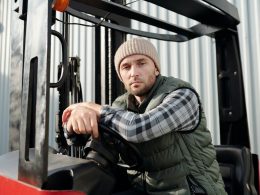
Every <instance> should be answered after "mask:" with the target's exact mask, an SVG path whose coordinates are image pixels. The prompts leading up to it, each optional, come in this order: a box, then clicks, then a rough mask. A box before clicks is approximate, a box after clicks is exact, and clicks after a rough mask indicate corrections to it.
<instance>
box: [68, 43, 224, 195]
mask: <svg viewBox="0 0 260 195" xmlns="http://www.w3.org/2000/svg"><path fill="white" fill-rule="evenodd" d="M114 62H115V69H116V71H117V74H118V76H119V79H120V80H121V81H122V82H123V83H124V86H125V88H126V90H127V92H126V93H125V94H124V95H122V96H120V97H118V98H117V99H116V100H115V102H114V103H113V105H112V107H111V106H108V105H105V106H101V105H98V104H95V103H90V102H86V103H80V104H74V105H71V106H69V107H68V108H67V109H66V110H65V111H64V113H63V122H64V123H66V125H67V129H68V131H69V132H70V133H72V132H74V133H77V134H91V135H92V136H93V137H94V138H97V137H98V136H99V133H98V123H102V124H104V125H107V126H109V127H112V128H114V129H115V130H117V131H118V132H119V134H121V136H123V137H124V138H125V139H126V140H128V141H129V142H132V143H134V145H135V146H136V147H137V148H138V149H139V151H140V152H141V154H142V156H143V162H144V169H145V173H144V174H143V175H141V176H140V177H137V178H136V179H135V181H134V188H135V189H138V190H140V191H146V193H148V194H178V195H179V194H209V195H213V194H215V195H223V194H226V192H225V190H224V184H223V181H222V177H221V174H220V172H219V166H218V163H217V161H216V153H215V149H214V146H213V145H212V140H211V135H210V132H209V130H208V129H207V128H206V119H205V115H204V112H203V110H202V108H201V104H200V101H199V97H198V95H197V93H196V91H195V90H194V89H193V88H192V86H191V85H190V84H188V83H187V82H184V81H182V80H180V79H176V78H173V77H164V76H161V75H160V62H159V57H158V53H157V51H156V49H155V47H154V46H153V45H152V44H151V42H149V41H147V40H145V39H140V38H134V39H131V40H128V41H126V42H125V43H123V44H122V45H121V46H120V47H119V48H118V50H117V52H116V54H115V58H114Z"/></svg>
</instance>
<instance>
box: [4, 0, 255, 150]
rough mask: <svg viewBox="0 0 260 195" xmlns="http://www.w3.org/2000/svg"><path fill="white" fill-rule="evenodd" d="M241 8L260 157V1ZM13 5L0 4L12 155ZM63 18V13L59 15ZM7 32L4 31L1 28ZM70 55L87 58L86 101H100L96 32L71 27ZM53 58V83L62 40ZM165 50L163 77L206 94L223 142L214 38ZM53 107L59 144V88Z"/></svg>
mask: <svg viewBox="0 0 260 195" xmlns="http://www.w3.org/2000/svg"><path fill="white" fill-rule="evenodd" d="M230 2H231V3H233V4H235V5H236V6H237V7H238V10H239V13H240V17H241V24H240V25H239V33H240V44H241V56H242V62H243V70H244V79H245V92H246V101H247V102H246V103H247V112H248V118H249V119H248V122H249V128H250V138H251V145H252V150H253V152H255V153H258V154H260V151H259V149H260V144H259V143H257V140H259V139H260V133H259V132H258V131H257V130H258V129H260V121H259V120H257V119H258V118H259V116H260V111H259V109H257V108H260V102H259V101H257V97H259V95H260V78H259V77H258V75H259V73H260V68H259V63H260V59H259V58H260V57H259V55H260V40H259V39H260V37H259V35H260V32H259V26H260V20H259V18H260V17H259V11H260V2H259V1H258V0H250V1H244V0H234V1H230ZM10 4H11V2H9V1H6V2H3V0H0V25H1V24H2V25H3V27H0V62H1V64H0V68H1V77H0V79H1V80H0V93H1V95H0V110H1V112H0V141H1V143H0V154H1V153H4V152H6V151H7V139H8V131H7V130H8V114H7V113H8V105H9V104H8V79H7V78H8V72H9V70H8V66H7V64H9V61H10V60H9V55H10V51H9V48H10V47H9V41H10V40H9V39H10V37H8V36H9V34H10V32H9V31H10V30H9V29H10V19H9V18H10V10H11V6H10ZM131 6H132V7H133V8H134V9H137V10H138V9H140V8H142V12H145V13H149V14H150V15H152V16H156V17H159V16H160V17H161V18H162V19H164V20H169V21H170V22H171V23H176V24H178V25H180V26H192V25H193V24H194V21H188V20H187V19H186V18H184V17H181V16H178V15H176V14H173V13H169V12H166V11H165V10H164V9H159V8H157V7H155V6H153V5H150V4H148V3H146V2H145V1H139V2H135V3H133V4H132V5H131ZM57 17H59V15H58V16H57ZM70 22H73V23H82V24H87V23H86V22H84V21H82V20H79V19H77V18H72V19H71V21H70ZM133 27H134V28H137V29H142V30H149V31H151V32H160V33H165V32H164V31H162V30H160V29H156V28H154V27H150V26H147V25H145V24H140V23H138V22H133ZM60 28H61V25H60V23H59V22H57V23H56V25H55V27H54V29H57V30H60ZM1 29H2V30H1ZM70 37H71V38H70V43H71V45H72V47H71V48H70V51H69V53H70V56H79V57H80V58H81V81H82V86H83V91H84V99H85V100H93V98H94V95H93V94H94V76H93V75H94V74H93V72H94V67H93V64H94V63H93V61H94V55H95V49H94V44H93V37H94V33H93V28H92V27H84V26H78V25H71V28H70ZM52 42H53V45H52V52H51V53H52V55H51V58H52V60H51V67H52V72H51V81H52V82H54V81H56V80H57V78H56V75H57V65H58V64H59V62H60V60H61V48H60V44H59V42H58V40H56V38H52ZM152 42H153V43H154V44H155V45H156V47H157V48H158V50H159V52H160V57H161V64H162V68H161V69H162V71H161V72H162V74H163V75H172V76H175V77H179V78H182V79H184V80H186V81H189V82H191V83H192V84H193V85H194V87H195V88H196V89H197V90H198V92H199V94H200V95H201V99H202V102H203V105H204V110H205V112H206V115H207V117H208V127H209V129H210V130H211V132H212V135H213V142H214V143H215V144H218V143H219V117H218V98H217V78H216V62H215V58H216V56H215V42H214V40H212V39H210V38H208V37H203V38H201V39H196V40H192V41H191V42H190V43H167V42H165V41H156V40H152ZM50 94H51V97H50V98H51V99H50V100H51V107H50V111H51V114H50V144H51V145H55V141H54V136H55V133H54V124H55V113H56V112H57V97H58V94H57V92H56V91H55V90H53V89H51V93H50Z"/></svg>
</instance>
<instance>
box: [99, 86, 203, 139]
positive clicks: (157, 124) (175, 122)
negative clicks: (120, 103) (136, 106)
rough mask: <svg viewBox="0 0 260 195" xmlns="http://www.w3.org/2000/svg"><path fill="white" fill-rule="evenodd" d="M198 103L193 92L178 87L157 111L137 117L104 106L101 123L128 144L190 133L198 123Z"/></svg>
mask: <svg viewBox="0 0 260 195" xmlns="http://www.w3.org/2000/svg"><path fill="white" fill-rule="evenodd" d="M199 118H200V103H199V99H198V96H197V94H196V93H195V92H193V91H192V90H191V89H188V88H181V89H178V90H176V91H173V92H172V93H170V94H169V95H167V96H166V97H165V98H164V100H163V101H162V103H161V104H160V105H158V106H157V107H156V108H154V109H152V110H150V111H148V112H146V113H144V114H138V113H134V112H130V111H127V110H122V109H118V108H113V107H111V106H103V107H102V110H101V117H100V122H101V123H103V124H107V125H109V126H111V127H112V128H113V129H115V130H117V131H118V132H119V133H120V134H121V135H122V136H123V137H124V138H125V139H126V140H128V141H130V142H136V143H137V142H144V141H148V140H151V139H154V138H156V137H159V136H162V135H164V134H166V133H169V132H171V131H183V132H184V131H190V130H193V129H194V128H195V127H196V126H197V125H198V123H199Z"/></svg>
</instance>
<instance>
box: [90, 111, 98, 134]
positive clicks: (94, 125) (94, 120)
mask: <svg viewBox="0 0 260 195" xmlns="http://www.w3.org/2000/svg"><path fill="white" fill-rule="evenodd" d="M90 125H91V127H92V136H93V137H94V138H98V136H99V132H98V123H97V117H96V115H95V114H93V115H91V120H90Z"/></svg>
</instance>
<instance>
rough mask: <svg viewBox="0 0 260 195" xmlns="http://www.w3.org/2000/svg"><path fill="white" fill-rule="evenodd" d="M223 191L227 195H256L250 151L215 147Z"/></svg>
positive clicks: (226, 146)
mask: <svg viewBox="0 0 260 195" xmlns="http://www.w3.org/2000/svg"><path fill="white" fill-rule="evenodd" d="M215 148H216V152H217V160H218V162H219V165H220V172H221V174H222V177H223V180H224V183H225V189H226V191H227V193H228V194H229V195H246V194H248V195H249V194H250V195H251V194H255V195H257V192H256V189H255V186H254V170H253V163H252V155H251V153H250V150H249V149H248V148H246V147H241V146H230V145H221V146H215Z"/></svg>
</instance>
